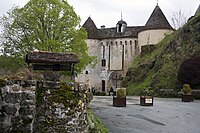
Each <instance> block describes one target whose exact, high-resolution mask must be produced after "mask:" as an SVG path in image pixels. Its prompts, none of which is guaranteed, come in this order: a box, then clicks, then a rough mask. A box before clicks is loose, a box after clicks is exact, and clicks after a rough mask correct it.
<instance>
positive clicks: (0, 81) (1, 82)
mask: <svg viewBox="0 0 200 133" xmlns="http://www.w3.org/2000/svg"><path fill="white" fill-rule="evenodd" d="M4 86H6V80H5V79H3V78H0V87H4Z"/></svg>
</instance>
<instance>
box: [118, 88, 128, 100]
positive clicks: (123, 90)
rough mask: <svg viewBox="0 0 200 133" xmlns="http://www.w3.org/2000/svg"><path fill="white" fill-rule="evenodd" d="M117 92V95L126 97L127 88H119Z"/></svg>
mask: <svg viewBox="0 0 200 133" xmlns="http://www.w3.org/2000/svg"><path fill="white" fill-rule="evenodd" d="M116 94H117V97H119V98H124V97H126V88H117V90H116Z"/></svg>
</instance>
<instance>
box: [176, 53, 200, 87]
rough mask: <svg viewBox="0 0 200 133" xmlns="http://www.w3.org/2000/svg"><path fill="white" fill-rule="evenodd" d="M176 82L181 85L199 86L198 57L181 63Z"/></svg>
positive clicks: (199, 64)
mask: <svg viewBox="0 0 200 133" xmlns="http://www.w3.org/2000/svg"><path fill="white" fill-rule="evenodd" d="M178 80H179V81H180V82H181V83H182V84H190V85H191V86H199V85H200V56H193V57H191V58H189V59H186V60H185V61H183V62H182V64H181V65H180V67H179V71H178Z"/></svg>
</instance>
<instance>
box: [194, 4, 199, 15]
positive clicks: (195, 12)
mask: <svg viewBox="0 0 200 133" xmlns="http://www.w3.org/2000/svg"><path fill="white" fill-rule="evenodd" d="M198 13H200V5H199V7H198V9H197V11H196V12H195V15H197V14H198Z"/></svg>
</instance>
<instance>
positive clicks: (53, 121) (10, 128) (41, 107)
mask: <svg viewBox="0 0 200 133" xmlns="http://www.w3.org/2000/svg"><path fill="white" fill-rule="evenodd" d="M87 104H88V99H87V92H86V90H84V89H83V88H82V87H80V86H79V85H75V84H69V83H68V84H67V83H60V82H51V81H40V82H36V81H4V80H0V133H4V132H10V133H11V132H34V133H42V132H45V133H52V132H70V133H71V132H72V133H73V132H87V131H88V124H87Z"/></svg>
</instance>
